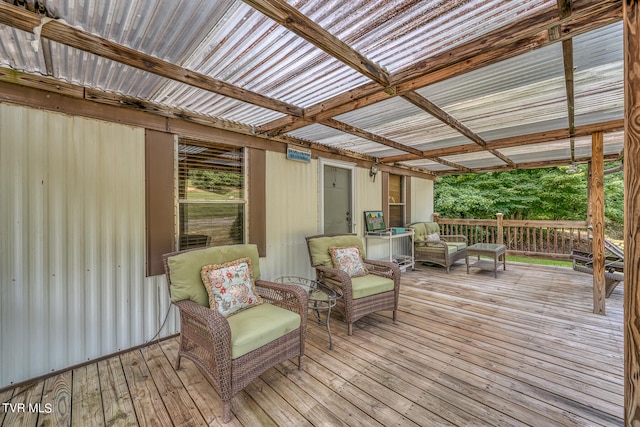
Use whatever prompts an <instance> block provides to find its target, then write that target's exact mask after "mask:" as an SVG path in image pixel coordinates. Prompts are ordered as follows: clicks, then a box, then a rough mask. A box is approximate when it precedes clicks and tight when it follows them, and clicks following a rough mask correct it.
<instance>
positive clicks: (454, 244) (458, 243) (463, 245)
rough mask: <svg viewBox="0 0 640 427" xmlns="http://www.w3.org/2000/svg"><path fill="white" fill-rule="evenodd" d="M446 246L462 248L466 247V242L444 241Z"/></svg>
mask: <svg viewBox="0 0 640 427" xmlns="http://www.w3.org/2000/svg"><path fill="white" fill-rule="evenodd" d="M446 243H447V246H448V247H451V246H453V247H455V248H456V250H458V251H459V250H462V249H465V248H466V247H467V244H466V243H465V242H446ZM449 253H451V251H449Z"/></svg>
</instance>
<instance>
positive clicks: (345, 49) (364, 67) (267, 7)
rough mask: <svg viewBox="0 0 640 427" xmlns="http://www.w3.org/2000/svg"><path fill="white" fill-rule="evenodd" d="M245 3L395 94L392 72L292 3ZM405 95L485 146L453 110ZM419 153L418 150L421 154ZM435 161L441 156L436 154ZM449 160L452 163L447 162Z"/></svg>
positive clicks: (369, 135)
mask: <svg viewBox="0 0 640 427" xmlns="http://www.w3.org/2000/svg"><path fill="white" fill-rule="evenodd" d="M244 1H245V3H247V4H249V5H250V6H252V7H254V8H255V9H257V10H259V11H260V12H262V13H264V14H265V15H267V16H268V17H270V18H271V19H273V20H274V21H276V22H278V23H279V24H280V25H282V26H284V27H286V28H287V29H289V30H291V31H293V32H294V33H296V34H298V35H299V36H301V37H302V38H304V39H305V40H307V41H308V42H310V43H313V44H314V45H315V46H317V47H318V48H320V49H322V50H323V51H324V52H326V53H328V54H329V55H331V56H333V57H335V58H336V59H338V60H340V61H342V62H343V63H345V64H347V65H349V66H351V67H352V68H354V69H355V70H356V71H358V72H359V73H361V74H363V75H365V76H367V77H369V78H370V79H371V80H373V81H374V82H376V83H378V84H380V85H382V86H383V87H385V89H384V91H385V93H391V94H393V93H394V91H395V89H389V88H386V86H388V84H389V81H390V80H391V76H389V74H388V73H387V72H386V71H384V70H383V69H382V68H380V66H378V65H377V64H375V63H373V62H372V61H370V60H368V59H367V58H366V57H364V56H363V55H361V54H360V53H359V52H357V51H355V50H354V49H352V48H351V47H350V46H349V45H347V44H346V43H344V42H342V41H341V40H339V39H338V38H337V37H335V36H334V35H332V34H331V33H329V32H328V31H326V30H325V29H324V28H322V27H321V26H320V25H318V24H317V23H315V22H314V21H312V20H311V19H309V18H308V17H307V16H305V15H303V14H302V13H300V12H299V11H298V10H297V9H296V8H294V7H292V6H290V5H289V4H288V3H286V2H285V1H283V0H244ZM403 97H404V98H406V99H407V100H409V101H410V102H412V103H413V104H415V105H416V106H418V107H419V108H422V109H423V110H424V111H426V112H427V113H429V114H431V115H432V116H434V117H435V118H437V119H438V120H441V121H442V122H444V123H445V124H447V125H449V126H451V127H452V128H453V129H454V130H456V131H458V132H460V133H462V134H463V135H464V136H466V137H467V138H470V139H471V140H472V141H475V142H476V143H478V144H479V145H481V146H485V145H486V143H485V142H484V141H483V140H482V138H481V137H480V136H479V135H477V134H475V133H474V132H472V131H471V130H470V129H469V128H467V127H466V126H464V125H463V124H462V123H461V122H459V121H458V120H456V119H455V118H454V117H452V116H451V115H450V114H448V113H447V112H445V111H444V110H443V109H442V108H440V107H438V106H437V105H436V104H434V103H433V102H431V101H429V100H428V99H426V98H425V97H423V96H422V95H419V94H418V93H416V92H413V91H408V92H407V93H405V94H404V95H403ZM318 122H319V123H328V124H329V126H331V127H333V128H335V129H338V130H341V131H343V132H347V133H350V134H354V135H357V136H360V137H362V138H365V139H369V140H371V141H374V142H379V143H381V144H385V145H389V146H392V147H393V146H394V145H395V147H394V148H398V149H400V150H403V151H406V152H408V153H413V154H418V153H419V151H418V150H415V149H413V148H411V147H408V146H402V147H400V144H396V143H394V142H393V141H389V140H387V139H386V138H384V137H382V136H379V135H374V134H372V133H370V132H367V131H364V130H362V129H357V128H355V127H353V126H349V125H346V124H340V123H339V122H334V121H333V119H332V118H325V119H322V120H319V121H318ZM490 153H491V154H493V155H494V156H496V157H498V158H499V159H500V160H502V161H504V162H505V163H507V164H508V165H510V166H511V167H514V168H515V167H516V165H515V163H513V161H511V160H510V159H508V158H506V157H505V156H504V155H502V154H501V153H499V152H497V151H490ZM418 155H419V154H418ZM436 161H438V159H437V158H436ZM448 163H449V164H453V163H451V162H448ZM457 168H458V169H460V170H465V169H466V168H464V167H463V166H460V165H458V167H457Z"/></svg>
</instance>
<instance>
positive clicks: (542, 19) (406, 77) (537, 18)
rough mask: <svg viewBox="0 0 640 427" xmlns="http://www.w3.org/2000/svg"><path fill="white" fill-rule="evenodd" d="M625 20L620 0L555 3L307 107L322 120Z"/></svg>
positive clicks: (276, 129)
mask: <svg viewBox="0 0 640 427" xmlns="http://www.w3.org/2000/svg"><path fill="white" fill-rule="evenodd" d="M621 19H622V8H621V2H620V1H619V0H617V1H615V0H608V1H597V0H574V2H573V14H572V15H571V16H570V17H569V18H566V19H559V18H558V12H557V10H556V9H555V8H553V9H550V10H546V11H543V12H541V13H540V14H538V15H534V16H531V17H529V18H528V19H527V24H528V25H527V26H523V25H522V22H520V21H519V22H518V23H515V24H513V25H511V26H507V27H504V28H500V29H498V30H495V31H493V32H491V33H489V34H486V35H485V36H483V37H482V38H480V39H477V40H471V41H470V42H468V43H465V44H462V45H460V46H457V47H455V48H453V49H450V50H448V51H444V52H442V53H440V54H438V55H435V56H434V57H431V58H429V59H428V60H425V61H422V62H420V63H418V64H416V65H414V66H411V67H408V68H407V69H405V70H403V71H401V72H398V73H395V74H393V75H391V86H390V87H388V88H385V89H386V92H385V89H382V88H381V87H380V85H379V84H377V83H368V84H365V85H362V86H360V87H357V88H355V89H352V90H350V91H348V92H345V93H344V94H340V95H337V96H335V97H333V98H331V99H328V100H325V101H323V102H321V103H319V104H316V105H313V106H311V107H308V108H306V109H305V117H306V118H308V119H315V120H323V119H325V118H329V117H333V116H336V115H338V114H343V113H346V112H349V111H353V110H356V109H358V108H362V107H366V106H368V105H371V104H374V103H376V102H379V101H382V100H384V99H388V98H391V97H392V96H395V95H401V94H403V93H405V92H408V91H411V90H415V89H417V88H420V87H424V86H427V85H429V84H433V83H437V82H439V81H442V80H445V79H448V78H451V77H454V76H457V75H459V74H463V73H466V72H468V71H471V70H474V69H477V68H481V67H484V66H487V65H490V64H494V63H497V62H499V61H502V60H504V59H507V58H511V57H513V56H516V55H520V54H523V53H525V52H528V51H531V50H534V49H538V48H541V47H544V46H547V45H549V44H551V43H554V42H556V41H558V40H564V39H569V38H572V37H574V36H576V35H579V34H583V33H585V32H588V31H591V30H593V29H596V28H600V27H602V26H605V25H608V24H610V23H612V22H617V21H620V20H621ZM553 26H558V28H559V30H558V34H559V38H558V39H555V40H552V39H551V38H550V37H549V34H548V29H549V28H551V27H553ZM303 126H305V124H304V123H301V122H298V120H297V119H295V118H292V117H287V118H281V119H277V120H274V121H272V122H270V123H267V124H265V125H263V126H261V127H260V128H258V131H259V132H263V133H266V134H268V135H278V134H282V133H286V132H290V131H292V130H295V129H298V128H300V127H303Z"/></svg>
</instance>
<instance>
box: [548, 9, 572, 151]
mask: <svg viewBox="0 0 640 427" xmlns="http://www.w3.org/2000/svg"><path fill="white" fill-rule="evenodd" d="M557 4H558V16H559V17H560V19H566V18H568V17H570V16H571V14H572V12H573V5H572V3H571V0H557ZM549 37H550V38H552V39H559V38H560V37H561V34H560V26H559V25H558V26H555V27H553V28H550V29H549ZM562 58H563V62H564V79H565V87H566V93H567V120H568V122H569V147H570V152H571V162H575V137H574V130H575V91H574V78H573V71H574V67H573V39H566V40H563V41H562Z"/></svg>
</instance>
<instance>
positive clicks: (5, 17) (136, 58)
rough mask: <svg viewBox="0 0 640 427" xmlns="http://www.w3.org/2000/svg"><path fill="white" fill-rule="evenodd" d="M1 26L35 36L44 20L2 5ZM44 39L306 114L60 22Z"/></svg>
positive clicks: (49, 25) (284, 110)
mask: <svg viewBox="0 0 640 427" xmlns="http://www.w3.org/2000/svg"><path fill="white" fill-rule="evenodd" d="M0 24H4V25H8V26H10V27H14V28H17V29H19V30H22V31H25V32H28V33H33V29H34V28H35V27H37V26H39V25H40V24H41V17H40V16H39V15H37V14H35V13H33V12H29V11H28V10H25V9H22V8H19V7H16V6H13V5H10V4H8V3H5V2H3V1H0ZM41 34H42V37H44V38H46V39H49V40H53V41H55V42H58V43H62V44H64V45H67V46H71V47H73V48H76V49H79V50H82V51H85V52H89V53H92V54H94V55H98V56H101V57H103V58H107V59H110V60H112V61H116V62H119V63H121V64H125V65H128V66H130V67H134V68H137V69H139V70H143V71H146V72H149V73H152V74H155V75H158V76H161V77H165V78H167V79H171V80H174V81H178V82H181V83H184V84H187V85H190V86H194V87H197V88H200V89H204V90H207V91H210V92H214V93H218V94H220V95H224V96H228V97H230V98H234V99H237V100H239V101H243V102H247V103H250V104H254V105H258V106H261V107H264V108H268V109H270V110H274V111H279V112H281V113H284V114H288V115H291V116H296V117H300V116H302V115H303V110H302V108H300V107H296V106H295V105H291V104H287V103H285V102H282V101H279V100H276V99H272V98H269V97H266V96H264V95H261V94H259V93H256V92H252V91H249V90H245V89H242V88H239V87H237V86H233V85H231V84H229V83H225V82H223V81H221V80H217V79H214V78H212V77H209V76H207V75H204V74H201V73H197V72H195V71H191V70H188V69H186V68H183V67H180V66H178V65H175V64H172V63H170V62H168V61H164V60H162V59H159V58H156V57H153V56H151V55H147V54H145V53H142V52H140V51H137V50H134V49H131V48H129V47H127V46H123V45H120V44H117V43H114V42H112V41H109V40H106V39H104V38H102V37H98V36H96V35H93V34H89V33H87V32H85V31H82V30H80V29H78V28H75V27H72V26H70V25H66V24H64V23H62V22H60V21H58V20H53V21H48V22H46V23H45V24H44V25H43V27H42V33H41Z"/></svg>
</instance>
